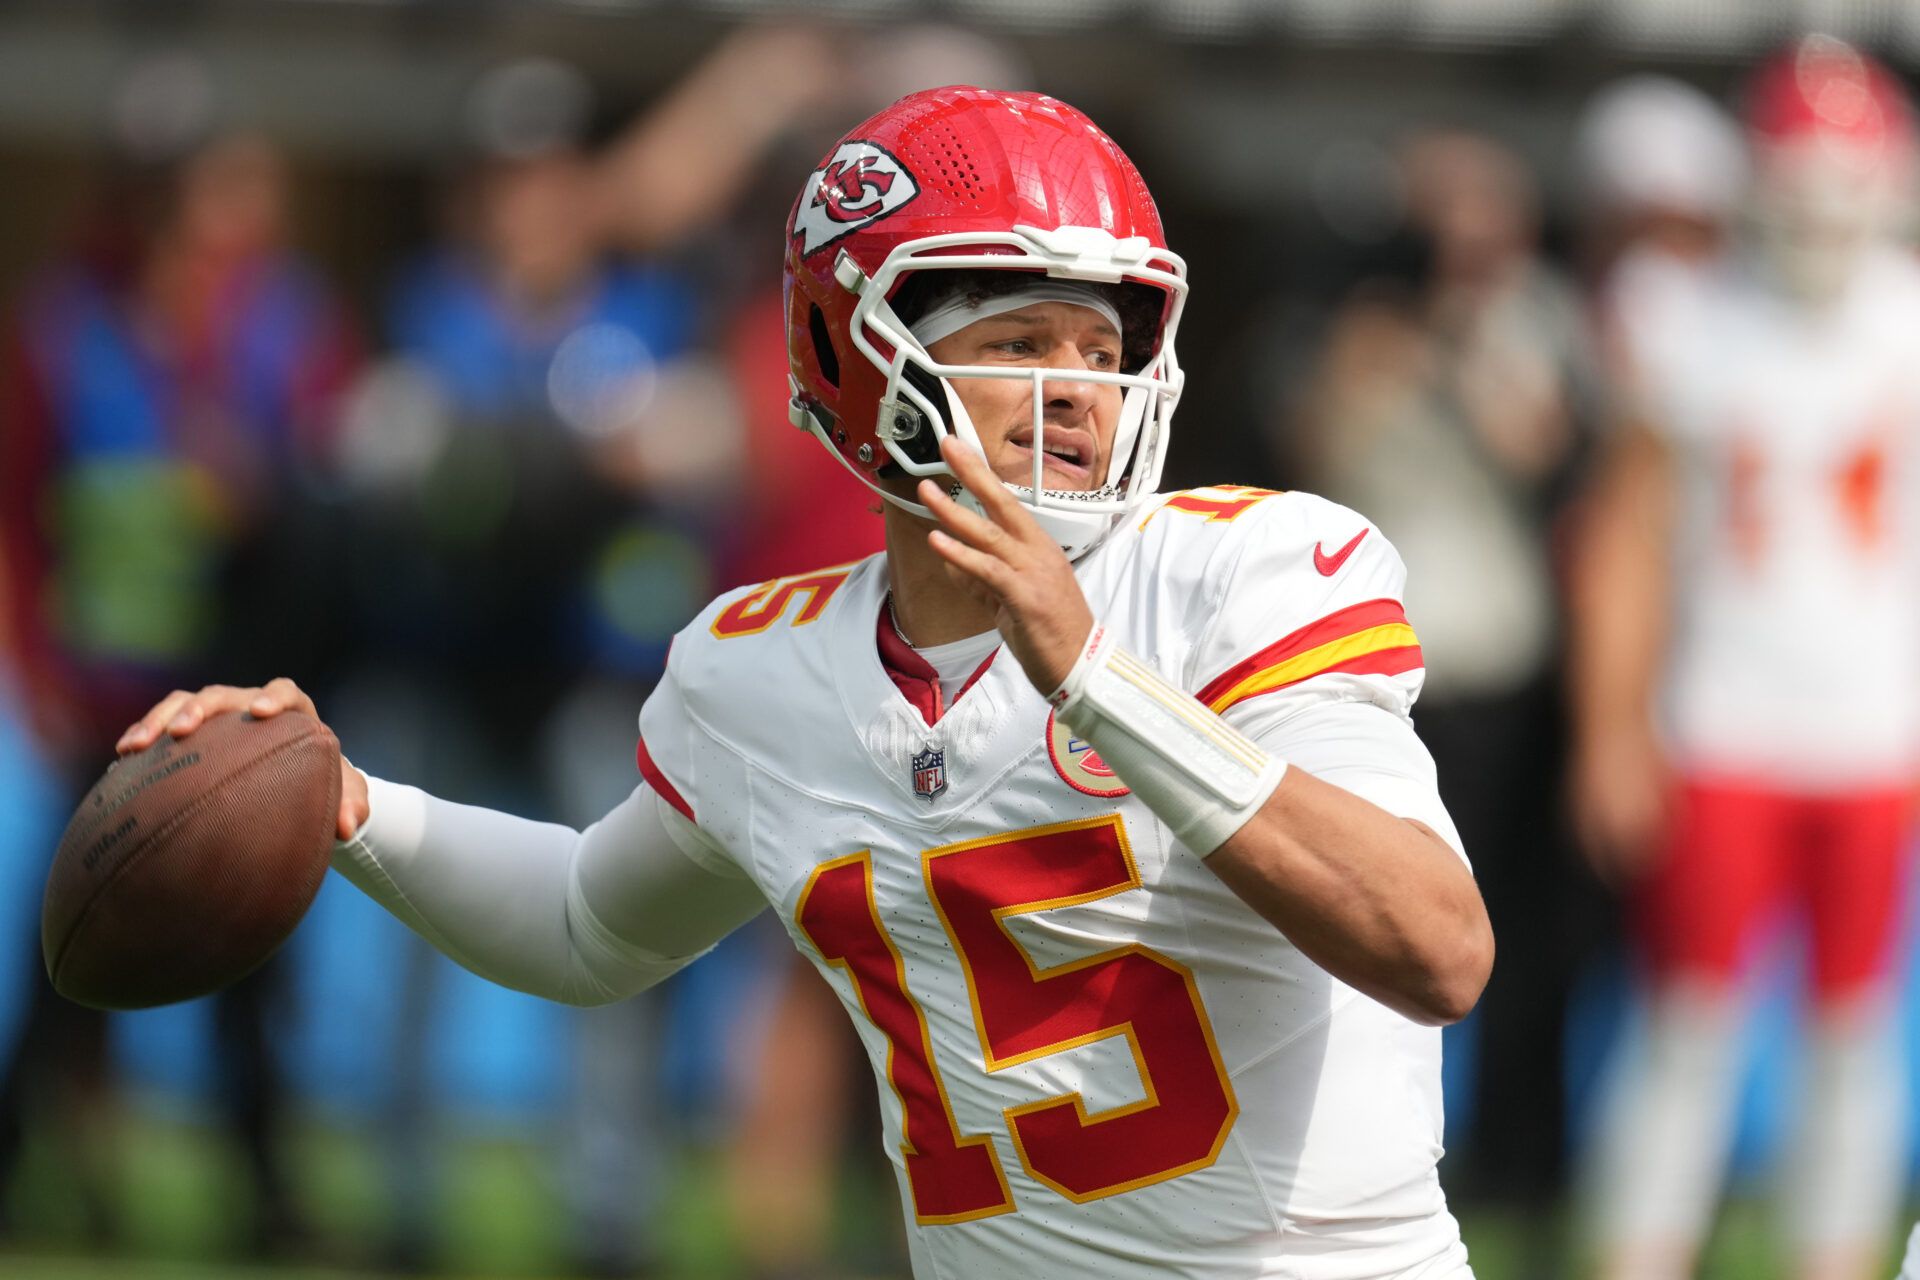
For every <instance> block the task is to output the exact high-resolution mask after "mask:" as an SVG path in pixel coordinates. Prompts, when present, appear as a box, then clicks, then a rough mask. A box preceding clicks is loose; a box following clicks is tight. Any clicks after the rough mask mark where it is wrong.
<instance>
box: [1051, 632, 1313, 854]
mask: <svg viewBox="0 0 1920 1280" xmlns="http://www.w3.org/2000/svg"><path fill="white" fill-rule="evenodd" d="M1047 701H1049V702H1051V703H1052V704H1053V706H1054V711H1055V714H1056V715H1057V716H1058V718H1059V719H1060V721H1061V723H1063V724H1065V725H1066V726H1067V727H1068V728H1069V729H1072V730H1073V732H1074V734H1075V735H1076V736H1078V737H1081V738H1084V739H1086V740H1087V742H1089V743H1091V744H1092V745H1093V748H1094V750H1096V751H1098V752H1099V753H1100V758H1101V759H1102V760H1104V761H1106V762H1107V764H1108V766H1109V767H1111V768H1112V769H1113V771H1114V772H1115V773H1117V774H1118V775H1119V776H1120V780H1121V781H1122V782H1124V783H1126V784H1127V786H1128V787H1130V788H1131V789H1132V790H1133V793H1134V794H1135V795H1137V796H1139V797H1140V799H1141V801H1142V802H1143V803H1145V805H1146V806H1147V808H1149V809H1151V810H1153V813H1154V816H1155V817H1157V818H1159V819H1160V820H1161V821H1162V822H1164V823H1166V824H1167V826H1168V828H1169V829H1171V830H1172V832H1173V835H1174V838H1175V839H1177V840H1179V841H1180V843H1181V844H1184V845H1185V846H1186V847H1187V848H1189V849H1191V850H1193V852H1194V853H1195V854H1197V855H1199V856H1200V857H1202V858H1204V857H1206V856H1207V855H1208V854H1210V853H1212V852H1213V851H1214V850H1215V849H1218V848H1219V847H1220V846H1221V845H1222V844H1225V843H1226V841H1227V839H1228V837H1230V836H1232V835H1233V833H1234V832H1236V831H1238V830H1239V829H1240V828H1241V827H1243V826H1245V825H1246V823H1247V820H1248V819H1249V818H1251V817H1252V816H1253V815H1254V813H1255V812H1257V811H1258V810H1259V808H1260V806H1261V805H1263V804H1265V803H1266V801H1267V797H1268V796H1270V795H1272V794H1273V789H1274V788H1275V787H1277V786H1279V785H1280V780H1281V779H1282V778H1283V777H1285V776H1286V772H1287V764H1286V761H1284V760H1280V759H1277V758H1275V757H1273V756H1271V755H1268V754H1267V752H1266V751H1264V750H1263V749H1262V748H1261V746H1260V744H1259V743H1257V742H1255V741H1254V740H1253V739H1251V738H1249V737H1247V736H1246V735H1245V734H1243V733H1241V732H1240V731H1239V730H1237V729H1235V728H1233V727H1232V726H1231V725H1229V724H1227V722H1226V721H1224V720H1222V719H1221V718H1220V717H1219V716H1218V715H1216V714H1214V712H1213V710H1212V709H1211V708H1209V707H1208V706H1207V705H1206V704H1205V703H1203V702H1201V701H1200V700H1199V699H1198V698H1196V697H1194V696H1193V695H1192V694H1190V693H1186V692H1184V691H1182V690H1180V689H1178V688H1176V687H1175V686H1173V685H1171V684H1169V683H1168V682H1167V681H1166V680H1164V679H1162V678H1161V676H1160V673H1159V672H1157V671H1155V670H1154V669H1153V668H1152V667H1149V666H1148V665H1147V664H1146V663H1144V662H1142V661H1140V659H1138V658H1136V657H1134V656H1133V655H1132V654H1130V653H1128V652H1127V651H1126V650H1125V649H1122V648H1121V647H1120V646H1119V645H1118V644H1117V643H1116V642H1115V641H1114V639H1113V636H1112V633H1111V632H1109V631H1108V630H1107V629H1106V628H1105V627H1104V626H1102V625H1101V624H1100V623H1099V622H1095V623H1094V625H1093V630H1092V631H1091V632H1089V633H1088V635H1087V642H1086V643H1085V644H1084V645H1082V646H1081V648H1080V656H1079V658H1077V659H1076V660H1075V661H1074V664H1073V669H1072V670H1071V671H1069V672H1068V673H1067V678H1066V680H1065V681H1063V682H1062V683H1061V685H1060V687H1059V688H1058V689H1056V690H1054V691H1053V693H1052V694H1050V695H1049V696H1048V698H1047Z"/></svg>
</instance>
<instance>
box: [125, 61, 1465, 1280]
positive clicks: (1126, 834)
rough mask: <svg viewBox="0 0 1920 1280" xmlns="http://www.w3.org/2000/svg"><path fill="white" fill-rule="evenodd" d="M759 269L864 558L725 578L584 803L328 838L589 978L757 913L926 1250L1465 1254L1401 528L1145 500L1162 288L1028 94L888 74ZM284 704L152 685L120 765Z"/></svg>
mask: <svg viewBox="0 0 1920 1280" xmlns="http://www.w3.org/2000/svg"><path fill="white" fill-rule="evenodd" d="M786 263H787V299H788V308H789V310H788V327H787V332H788V347H789V355H790V363H791V370H792V402H791V403H792V409H791V412H792V417H793V420H794V423H795V425H796V426H798V427H800V428H802V429H803V430H806V431H808V432H810V433H811V434H813V435H814V436H816V437H817V438H818V439H819V440H820V442H821V443H822V444H823V445H824V446H825V447H827V448H828V449H829V450H831V451H832V452H833V453H834V454H835V456H837V457H838V458H840V459H841V461H842V462H844V463H845V464H846V466H847V467H848V468H850V469H851V470H852V471H853V472H854V473H855V474H856V475H858V476H859V477H860V478H861V479H862V480H863V481H865V482H866V483H867V484H868V485H870V486H871V487H872V488H873V489H874V490H875V491H876V493H878V494H879V495H880V497H881V498H882V499H884V502H885V511H886V533H887V550H886V552H885V553H884V554H883V555H879V556H875V557H872V558H870V559H867V560H864V561H860V562H858V563H855V564H847V565H839V566H835V567H831V568H824V569H819V570H816V571H813V572H808V573H802V574H798V575H796V576H793V577H788V578H782V579H778V580H776V581H773V582H767V583H763V584H761V585H759V586H757V587H753V588H750V589H746V590H741V591H737V592H734V593H732V594H729V595H726V596H723V597H721V598H720V599H719V600H716V601H715V602H713V604H711V605H710V606H709V607H708V608H707V609H706V611H705V612H703V613H702V614H701V615H700V616H699V617H698V618H697V619H696V620H695V621H694V622H693V623H692V624H691V625H690V626H688V627H687V629H686V630H685V631H683V632H682V633H681V634H680V636H679V638H678V640H677V641H676V643H675V645H674V647H673V652H672V655H671V657H670V659H669V661H668V664H667V671H666V674H665V677H664V678H663V679H662V681H661V683H660V685H659V687H658V688H657V689H656V690H655V692H654V693H653V695H652V696H651V697H650V698H649V699H648V700H647V703H646V705H645V707H644V708H642V710H641V712H640V744H639V751H638V759H639V770H640V773H641V775H642V779H643V781H642V783H641V785H640V786H638V787H637V788H636V789H635V791H634V793H633V795H632V796H631V798H629V799H628V800H627V801H626V802H624V803H623V804H621V805H620V806H619V807H618V808H616V809H615V810H614V811H613V812H612V813H610V814H608V815H607V816H606V817H605V818H604V819H602V820H601V821H600V822H598V823H596V824H594V825H593V826H591V827H589V828H588V829H587V830H586V831H584V832H576V831H572V830H569V829H566V828H564V827H556V826H546V825H541V824H536V823H530V822H526V821H522V820H520V819H517V818H512V817H509V816H506V815H503V814H498V813H493V812H489V811H486V810H480V809H473V808H467V807H463V806H459V805H454V804H450V803H447V802H445V801H442V800H439V799H436V798H434V797H431V796H428V795H426V794H424V793H422V792H420V791H418V790H416V789H413V788H410V787H406V786H402V785H398V784H396V783H393V782H387V781H382V780H379V779H373V778H365V777H364V776H363V775H361V774H360V773H359V772H358V771H357V770H354V769H352V768H351V766H344V767H345V769H346V779H345V781H346V784H347V785H346V788H345V795H344V798H343V801H342V807H341V814H340V820H339V828H340V836H341V843H340V845H339V846H338V852H337V855H336V859H335V865H336V867H337V868H338V869H339V870H340V871H341V872H342V874H344V875H346V876H347V877H348V878H349V879H350V880H352V881H353V882H354V883H355V884H357V885H359V886H360V887H361V888H362V889H364V890H365V891H366V892H368V893H369V894H371V895H372V896H374V897H375V898H377V899H378V900H379V901H380V902H382V903H383V904H385V905H386V906H387V907H388V908H389V909H390V910H392V911H393V912H394V914H395V915H397V916H399V917H400V918H401V919H402V920H403V921H405V922H406V923H407V924H408V925H410V926H411V927H413V928H414V929H416V930H418V931H419V932H420V933H421V934H423V935H424V936H425V937H427V938H428V939H429V940H431V941H432V942H433V943H434V944H435V945H437V946H439V947H440V948H442V949H443V950H445V951H446V952H447V953H448V954H449V955H451V956H452V957H453V958H454V959H456V960H458V961H460V962H461V963H463V964H465V965H467V966H469V967H470V968H472V969H474V970H475V971H476V972H479V973H481V974H483V975H485V976H487V977H489V978H492V979H494V980H496V981H499V982H503V983H506V984H508V985H510V986H513V987H517V988H520V989H523V990H526V991H532V992H537V993H539V994H542V995H546V996H550V997H553V998H555V999H560V1000H567V1001H575V1002H581V1003H590V1002H599V1001H608V1000H616V999H619V998H621V997H623V996H626V995H629V994H631V993H633V992H635V991H638V990H640V989H641V988H644V987H646V986H648V985H649V984H651V983H654V982H657V981H659V980H660V979H661V978H663V977H665V976H666V975H668V974H670V973H672V972H673V971H674V970H676V969H678V968H680V967H681V966H682V965H684V964H686V963H687V962H688V961H690V960H692V959H693V958H695V957H697V956H698V955H700V954H701V953H702V952H703V951H705V950H706V949H707V948H708V947H710V946H711V945H712V944H713V943H714V942H715V941H716V940H717V939H718V938H720V937H721V936H722V935H724V934H725V933H727V932H728V931H729V930H731V929H733V928H734V927H736V926H738V925H739V924H741V923H743V922H744V921H746V920H747V919H749V918H750V917H752V916H754V915H755V914H757V913H758V912H760V911H762V910H765V909H767V908H769V907H771V908H772V909H773V910H774V911H775V912H776V913H777V914H778V915H779V917H780V919H781V920H782V922H783V923H784V924H785V926H786V928H787V930H788V932H789V933H790V934H791V935H792V937H793V941H794V944H795V945H796V946H797V947H798V948H799V949H800V951H801V952H802V953H803V954H805V955H806V956H807V957H808V958H809V959H811V960H812V961H813V962H814V963H815V964H816V965H817V966H818V967H819V968H820V970H821V971H822V973H823V974H825V976H826V978H827V980H828V981H829V982H830V983H831V984H832V986H833V988H834V990H835V991H836V992H837V993H838V995H839V997H840V999H841V1000H842V1002H843V1003H844V1004H845V1006H846V1009H847V1012H848V1014H849V1015H850V1016H851V1017H852V1019H853V1021H854V1024H855V1025H856V1027H857V1028H858V1029H859V1034H860V1036H861V1039H862V1041H863V1042H864V1044H865V1046H866V1049H867V1052H868V1055H869V1057H870V1058H871V1061H872V1064H873V1068H874V1074H875V1076H876V1078H877V1084H878V1093H879V1100H880V1105H881V1109H882V1113H883V1118H884V1125H883V1127H884V1133H885V1141H886V1144H887V1152H888V1155H889V1157H890V1159H891V1161H892V1163H893V1165H894V1168H895V1170H896V1173H897V1175H898V1179H899V1185H900V1194H901V1200H902V1203H903V1206H904V1209H905V1216H906V1220H907V1222H908V1223H909V1228H908V1238H909V1242H910V1248H911V1251H912V1256H913V1266H914V1272H915V1275H916V1276H919V1277H921V1278H922V1280H962V1278H965V1280H988V1278H990V1277H1008V1278H1013V1277H1020V1278H1022V1280H1024V1278H1026V1277H1031V1276H1035V1275H1042V1276H1089V1277H1091V1276H1098V1277H1108V1278H1133V1277H1139V1278H1141V1280H1145V1278H1146V1277H1165V1276H1190V1277H1217V1278H1219V1280H1226V1278H1228V1277H1280V1276H1285V1277H1292V1278H1294V1280H1362V1278H1363V1277H1431V1278H1435V1280H1438V1278H1440V1277H1446V1278H1448V1280H1457V1278H1459V1277H1467V1276H1470V1274H1471V1273H1470V1272H1469V1270H1468V1266H1467V1260H1466V1251H1465V1249H1464V1248H1463V1247H1462V1245H1461V1243H1460V1236H1459V1231H1458V1228H1457V1226H1456V1224H1455V1223H1454V1220H1453V1218H1452V1217H1451V1216H1450V1215H1449V1213H1448V1212H1447V1208H1446V1202H1445V1199H1444V1197H1443V1196H1442V1194H1441V1190H1440V1186H1439V1181H1438V1178H1437V1176H1436V1171H1435V1166H1436V1162H1437V1161H1438V1159H1439V1157H1440V1153H1441V1145H1440V1138H1441V1111H1440V1072H1439V1066H1440V1035H1439V1032H1438V1030H1437V1029H1436V1028H1437V1027H1438V1026H1439V1025H1440V1024H1443V1023H1447V1022H1451V1021H1454V1020H1456V1019H1458V1018H1460V1017H1462V1016H1464V1015H1465V1014H1466V1013H1467V1011H1468V1010H1469V1009H1470V1008H1471V1007H1472V1006H1473V1003H1474V1001H1475V999H1476V998H1477V997H1478V995H1479V992H1480V989H1481V987H1482V985H1483V984H1484V982H1485V980H1486V976H1487V972H1488V969H1489V967H1490V966H1491V963H1492V954H1493V943H1492V937H1491V933H1490V931H1489V928H1488V925H1487V918H1486V914H1485V912H1484V910H1483V909H1482V907H1481V903H1480V897H1479V893H1478V892H1477V890H1476V888H1475V885H1474V882H1473V877H1472V874H1471V872H1470V871H1469V869H1468V866H1467V863H1466V860H1465V857H1464V856H1463V854H1462V852H1461V850H1460V849H1459V847H1458V837H1457V836H1456V835H1455V833H1454V830H1453V827H1452V824H1451V823H1450V822H1449V821H1448V818H1447V815H1446V812H1445V811H1444V809H1443V808H1442V806H1441V804H1440V801H1439V799H1438V796H1437V794H1436V791H1435V786H1434V777H1433V767H1432V763H1431V761H1430V760H1429V758H1428V757H1427V755H1426V753H1425V752H1424V750H1423V749H1422V748H1421V747H1420V745H1419V742H1418V740H1417V739H1416V738H1415V737H1414V734H1413V730H1412V727H1411V724H1410V722H1409V719H1408V712H1409V708H1410V706H1411V704H1412V702H1413V699H1414V696H1415V694H1416V692H1417V691H1418V689H1419V687H1420V681H1421V676H1422V668H1421V660H1420V649H1419V643H1418V641H1417V640H1416V638H1415V636H1414V632H1413V630H1412V628H1411V627H1410V626H1409V625H1408V623H1407V620H1406V617H1405V614H1404V612H1403V610H1402V608H1401V604H1400V595H1401V587H1402V578H1403V571H1402V569H1401V565H1400V560H1399V558H1398V556H1397V555H1396V554H1395V553H1394V551H1393V549H1392V547H1391V546H1390V545H1389V544H1388V543H1387V541H1386V539H1385V538H1384V537H1382V536H1381V534H1380V532H1379V531H1378V530H1377V529H1374V528H1372V527H1370V526H1369V524H1368V523H1367V521H1366V520H1365V519H1364V518H1362V517H1361V516H1359V515H1356V514H1355V513H1353V512H1351V511H1348V510H1345V509H1344V508H1341V507H1338V506H1335V505H1333V504H1332V503H1328V502H1324V501H1321V500H1319V499H1317V498H1313V497H1310V496H1307V495H1303V494H1280V493H1273V492H1269V491H1265V490H1259V489H1248V488H1243V487H1235V486H1225V487H1220V488H1211V489H1200V490H1193V491H1189V492H1184V493H1174V494H1162V493H1158V492H1156V482H1157V480H1158V478H1159V475H1160V471H1161V465H1162V462H1163V460H1164V457H1165V453H1166V448H1167V444H1168V439H1169V435H1168V432H1169V429H1170V425H1171V420H1172V414H1173V408H1174V404H1175V401H1176V400H1177V399H1178V396H1179V392H1180V387H1181V373H1180V367H1179V364H1178V361H1177V360H1176V358H1175V354H1174V339H1175V335H1176V333H1177V330H1178V327H1179V322H1180V314H1181V309H1182V306H1183V304H1184V301H1185V297H1186V280H1185V268H1184V266H1183V264H1182V263H1181V260H1180V259H1179V258H1178V257H1176V256H1175V255H1174V254H1173V253H1171V252H1169V251H1168V249H1167V247H1166V243H1165V240H1164V237H1163V235H1162V232H1161V227H1160V221H1159V216H1158V214H1157V212H1156V211H1155V209H1154V205H1153V202H1152V199H1151V197H1150V196H1149V195H1148V193H1147V190H1146V187H1145V185H1144V184H1143V183H1142V181H1141V179H1140V176H1139V174H1138V173H1137V172H1136V171H1135V169H1134V167H1133V165H1132V164H1131V163H1130V162H1129V161H1128V160H1127V158H1126V157H1125V156H1124V155H1122V154H1121V152H1120V151H1119V149H1118V148H1117V147H1115V145H1114V144H1113V142H1112V141H1111V140H1109V139H1108V138H1107V137H1106V136H1105V135H1104V134H1103V133H1101V132H1100V131H1099V129H1097V128H1096V127H1095V126H1094V125H1093V124H1092V122H1091V121H1089V120H1088V119H1087V118H1086V117H1085V116H1083V115H1081V114H1080V113H1079V112H1077V111H1075V110H1074V109H1072V108H1071V107H1068V106H1066V105H1065V104H1063V103H1061V102H1058V101H1055V100H1054V99H1051V98H1047V97H1043V96H1040V95H1038V94H1029V93H996V92H988V91H985V90H980V89H973V88H965V87H954V88H946V89H938V90H932V91H928V92H924V93H918V94H914V95H912V96H910V97H907V98H905V99H902V100H901V101H900V102H897V103H895V104H894V105H893V106H891V107H889V108H887V109H886V110H884V111H882V112H880V113H879V114H878V115H876V116H875V117H873V118H872V119H870V120H868V121H866V122H865V123H864V124H862V125H860V126H859V127H858V128H856V129H854V130H853V131H852V132H851V133H849V134H848V135H847V136H846V138H845V139H843V140H842V141H841V142H840V143H839V144H838V145H836V146H835V147H834V149H833V150H832V151H831V152H829V153H828V154H827V156H826V157H825V158H824V159H823V160H822V162H821V164H820V167H819V168H818V169H817V170H815V172H814V173H813V174H812V175H811V176H810V177H809V178H808V179H807V182H806V185H805V187H804V189H803V190H802V192H801V194H800V198H799V200H798V202H797V203H796V204H795V206H794V210H793V214H792V217H791V219H790V221H789V224H788V227H787V237H786ZM287 707H297V708H300V709H302V710H308V711H311V709H312V703H311V701H310V700H309V699H308V698H307V697H306V695H305V694H303V693H302V692H301V691H300V690H298V689H297V688H295V687H294V686H293V685H292V684H290V683H288V682H286V681H275V682H273V683H272V684H269V685H267V686H266V687H265V688H263V689H234V688H227V687H215V688H211V689H205V690H201V691H200V692H199V693H196V694H187V693H178V694H175V695H172V696H171V697H169V698H167V699H166V700H164V701H163V702H161V703H160V704H159V705H158V706H156V707H155V708H154V709H153V711H152V712H151V713H150V714H149V715H147V716H146V717H145V718H144V719H143V720H142V721H141V722H140V723H139V724H137V725H136V726H134V727H133V728H131V729H129V730H128V733H127V735H126V737H125V738H124V739H123V740H122V744H121V746H122V749H123V750H133V749H137V748H139V747H140V746H142V745H144V744H145V743H148V742H150V741H152V740H153V739H154V738H155V737H156V736H157V735H158V734H160V733H169V732H170V733H175V734H182V733H190V732H192V730H193V728H194V727H195V726H196V725H198V724H199V723H200V722H201V721H202V720H203V719H204V717H205V716H206V715H207V714H209V713H211V712H215V711H219V710H225V709H233V708H246V709H250V710H252V711H253V712H254V714H259V715H266V714H272V713H274V712H275V711H277V710H280V709H283V708H287Z"/></svg>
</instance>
